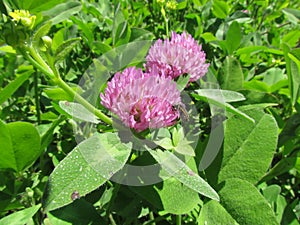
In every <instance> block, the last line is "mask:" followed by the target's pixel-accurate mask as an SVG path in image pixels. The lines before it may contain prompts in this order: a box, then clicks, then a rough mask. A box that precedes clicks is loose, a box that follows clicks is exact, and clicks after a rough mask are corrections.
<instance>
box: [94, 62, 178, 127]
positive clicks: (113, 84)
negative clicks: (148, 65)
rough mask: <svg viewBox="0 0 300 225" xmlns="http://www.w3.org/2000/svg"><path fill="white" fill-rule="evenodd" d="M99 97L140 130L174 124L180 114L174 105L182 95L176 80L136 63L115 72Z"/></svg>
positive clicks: (105, 104) (124, 119)
mask: <svg viewBox="0 0 300 225" xmlns="http://www.w3.org/2000/svg"><path fill="white" fill-rule="evenodd" d="M100 97H101V103H102V105H103V106H105V107H106V108H107V109H109V110H110V111H112V112H113V113H115V114H116V115H118V116H119V118H120V119H121V121H122V122H123V123H124V124H125V125H126V126H128V127H130V128H133V129H135V130H136V131H138V132H140V131H143V130H145V129H148V128H150V129H151V128H161V127H167V126H171V125H173V124H175V123H176V121H177V118H178V117H179V112H178V111H177V110H176V109H175V107H174V106H175V105H178V104H181V98H180V92H179V90H178V89H177V87H176V84H175V82H174V81H173V80H172V79H170V78H167V77H162V76H159V75H158V74H153V73H151V74H150V73H143V71H142V70H141V69H137V68H135V67H129V68H127V69H125V70H124V71H123V72H121V73H120V72H118V73H116V74H115V75H114V77H113V78H112V80H111V81H110V82H108V85H107V88H106V89H105V92H104V94H100Z"/></svg>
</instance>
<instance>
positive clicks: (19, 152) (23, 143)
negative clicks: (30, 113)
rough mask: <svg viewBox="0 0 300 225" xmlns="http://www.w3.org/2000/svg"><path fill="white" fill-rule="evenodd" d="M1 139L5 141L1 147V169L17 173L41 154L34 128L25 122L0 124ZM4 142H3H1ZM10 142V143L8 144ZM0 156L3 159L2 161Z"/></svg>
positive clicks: (39, 141) (39, 143) (39, 142)
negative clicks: (4, 168)
mask: <svg viewBox="0 0 300 225" xmlns="http://www.w3.org/2000/svg"><path fill="white" fill-rule="evenodd" d="M0 131H1V133H2V132H3V133H2V134H1V137H2V138H3V139H6V141H5V142H1V143H3V144H2V145H1V148H3V149H2V150H1V151H0V155H1V160H0V165H1V167H3V166H4V167H6V168H11V169H13V170H15V171H17V172H19V171H22V170H23V169H25V168H26V167H28V166H30V165H31V164H32V163H33V162H34V161H35V160H36V159H37V158H38V157H39V156H40V154H41V153H42V151H41V149H40V145H41V139H40V135H39V133H38V131H37V130H36V128H35V127H34V126H33V125H32V124H31V123H27V122H12V123H8V124H6V125H5V127H4V124H3V123H2V124H1V129H0ZM3 141H4V140H3ZM9 142H11V143H9ZM2 156H3V157H5V158H3V159H2Z"/></svg>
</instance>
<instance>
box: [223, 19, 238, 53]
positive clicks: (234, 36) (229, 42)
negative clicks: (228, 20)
mask: <svg viewBox="0 0 300 225" xmlns="http://www.w3.org/2000/svg"><path fill="white" fill-rule="evenodd" d="M241 40H242V33H241V28H240V25H239V23H238V22H236V21H234V22H233V23H232V24H231V25H230V27H229V29H228V32H227V34H226V39H225V43H226V48H227V51H228V54H230V55H231V54H232V53H233V52H234V51H235V50H236V49H237V48H238V47H239V45H240V43H241Z"/></svg>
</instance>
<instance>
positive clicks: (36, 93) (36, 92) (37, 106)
mask: <svg viewBox="0 0 300 225" xmlns="http://www.w3.org/2000/svg"><path fill="white" fill-rule="evenodd" d="M33 78H34V100H35V110H36V117H37V122H38V124H40V123H41V111H40V100H39V96H40V95H39V87H38V72H37V71H36V70H35V71H34V74H33Z"/></svg>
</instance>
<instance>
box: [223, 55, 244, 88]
mask: <svg viewBox="0 0 300 225" xmlns="http://www.w3.org/2000/svg"><path fill="white" fill-rule="evenodd" d="M219 78H220V81H221V88H222V89H226V90H232V91H237V90H241V89H242V88H243V81H244V75H243V71H242V68H241V65H240V63H239V61H238V60H237V59H236V58H234V57H231V56H227V57H226V59H225V62H224V65H223V66H222V70H221V74H220V76H219Z"/></svg>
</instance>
